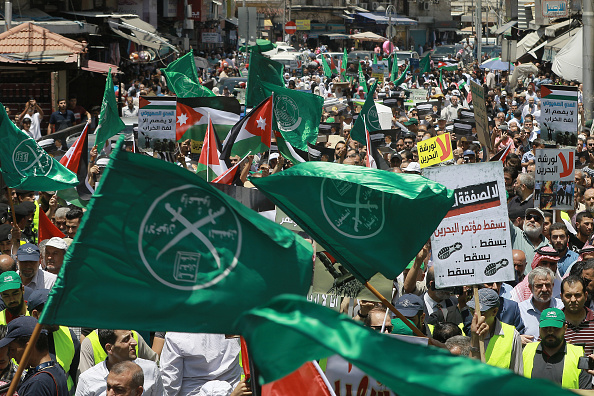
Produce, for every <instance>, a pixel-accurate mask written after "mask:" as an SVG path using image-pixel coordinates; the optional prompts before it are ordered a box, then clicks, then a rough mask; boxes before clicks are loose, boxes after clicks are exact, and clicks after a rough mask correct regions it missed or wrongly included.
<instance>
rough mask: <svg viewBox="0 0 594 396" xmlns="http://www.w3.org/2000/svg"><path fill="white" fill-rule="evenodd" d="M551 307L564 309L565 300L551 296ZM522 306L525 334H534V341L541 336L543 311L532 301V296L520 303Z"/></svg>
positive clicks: (521, 314) (521, 313) (521, 312)
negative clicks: (541, 315)
mask: <svg viewBox="0 0 594 396" xmlns="http://www.w3.org/2000/svg"><path fill="white" fill-rule="evenodd" d="M549 304H550V305H549V308H559V309H563V302H561V300H559V299H558V298H551V301H550V303H549ZM518 306H519V307H520V316H521V317H522V321H523V322H524V326H525V328H526V330H525V331H524V335H531V336H534V341H538V339H539V338H540V314H541V312H540V311H539V310H538V309H537V308H536V307H535V306H534V304H533V303H532V297H531V298H529V299H528V300H524V301H522V302H521V303H519V304H518Z"/></svg>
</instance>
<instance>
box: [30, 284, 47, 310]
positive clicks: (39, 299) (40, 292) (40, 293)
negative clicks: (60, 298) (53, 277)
mask: <svg viewBox="0 0 594 396" xmlns="http://www.w3.org/2000/svg"><path fill="white" fill-rule="evenodd" d="M49 292H50V291H49V289H37V290H33V292H31V294H30V295H29V298H28V299H27V310H28V311H29V312H31V311H33V310H34V309H37V308H39V307H40V306H42V305H44V304H45V303H46V302H47V298H48V296H49Z"/></svg>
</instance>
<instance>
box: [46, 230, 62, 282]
mask: <svg viewBox="0 0 594 396" xmlns="http://www.w3.org/2000/svg"><path fill="white" fill-rule="evenodd" d="M66 250H68V244H67V243H66V242H65V241H64V240H63V239H62V238H59V237H53V238H51V239H50V240H49V241H47V243H46V244H45V250H44V255H43V261H44V263H45V270H46V271H47V272H50V273H52V274H55V275H58V273H59V272H60V268H62V264H63V263H64V255H65V254H66Z"/></svg>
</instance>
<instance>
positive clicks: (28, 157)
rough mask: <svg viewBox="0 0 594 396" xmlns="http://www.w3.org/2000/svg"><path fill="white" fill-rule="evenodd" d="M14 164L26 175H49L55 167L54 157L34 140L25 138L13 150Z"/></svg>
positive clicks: (18, 170) (20, 173) (20, 172)
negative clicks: (33, 142)
mask: <svg viewBox="0 0 594 396" xmlns="http://www.w3.org/2000/svg"><path fill="white" fill-rule="evenodd" d="M12 165H13V166H14V168H15V169H16V171H17V172H18V173H19V175H21V176H23V177H25V176H31V175H33V176H47V175H48V174H49V173H50V171H51V170H52V167H53V161H52V157H50V156H49V155H48V154H47V153H46V152H45V150H43V149H42V148H41V147H39V146H38V145H36V144H32V140H30V139H25V140H23V141H22V142H21V143H19V144H18V145H17V146H16V148H15V149H14V151H13V152H12Z"/></svg>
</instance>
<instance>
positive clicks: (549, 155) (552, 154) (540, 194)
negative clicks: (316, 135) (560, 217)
mask: <svg viewBox="0 0 594 396" xmlns="http://www.w3.org/2000/svg"><path fill="white" fill-rule="evenodd" d="M535 154H536V159H535V161H536V162H535V165H536V172H535V185H534V202H535V203H537V205H538V206H539V207H540V208H541V209H547V210H571V209H573V198H574V197H573V191H574V188H575V179H574V173H575V161H574V150H572V149H538V150H536V151H535Z"/></svg>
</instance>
